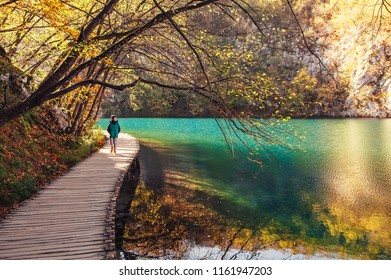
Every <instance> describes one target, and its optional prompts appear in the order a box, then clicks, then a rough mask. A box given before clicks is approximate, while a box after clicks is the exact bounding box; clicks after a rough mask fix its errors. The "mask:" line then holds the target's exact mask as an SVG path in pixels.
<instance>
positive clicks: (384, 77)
mask: <svg viewBox="0 0 391 280" xmlns="http://www.w3.org/2000/svg"><path fill="white" fill-rule="evenodd" d="M379 39H380V40H379ZM379 39H378V40H376V41H375V42H373V43H372V42H368V45H367V48H366V51H365V53H364V55H363V56H362V59H360V60H359V61H358V63H357V66H356V68H355V69H354V70H353V71H352V72H351V74H350V88H349V96H348V98H347V100H346V102H345V110H344V111H342V112H341V113H342V115H345V116H362V117H380V118H384V117H389V116H391V71H390V69H391V45H390V44H389V43H387V42H386V41H384V40H382V39H381V38H379Z"/></svg>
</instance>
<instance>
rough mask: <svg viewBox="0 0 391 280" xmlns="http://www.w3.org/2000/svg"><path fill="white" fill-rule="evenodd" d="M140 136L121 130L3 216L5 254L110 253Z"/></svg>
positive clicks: (0, 252)
mask: <svg viewBox="0 0 391 280" xmlns="http://www.w3.org/2000/svg"><path fill="white" fill-rule="evenodd" d="M138 151H139V142H138V140H137V139H136V138H134V137H132V136H130V135H129V134H123V133H121V134H120V137H119V138H118V150H117V155H116V156H113V155H110V145H109V143H106V145H105V146H104V147H103V148H102V149H100V150H99V151H98V152H96V153H94V154H93V155H91V156H90V157H88V158H87V159H85V160H83V161H82V162H80V163H79V164H77V165H76V166H74V167H73V168H72V169H71V171H70V172H68V173H67V174H65V175H63V176H61V177H60V178H58V179H56V180H55V181H53V182H52V183H51V184H50V185H48V186H47V187H46V188H45V189H44V190H42V191H40V192H39V193H38V194H36V195H35V196H34V197H33V198H32V199H30V200H27V201H25V202H23V203H22V205H21V206H20V207H19V208H18V209H16V210H15V211H13V212H12V213H11V214H10V215H9V216H8V217H7V218H6V219H4V220H3V221H2V222H0V259H106V258H113V252H114V250H115V248H113V247H114V243H113V242H114V240H115V232H114V215H115V199H116V197H115V195H116V193H118V191H119V188H120V186H121V184H122V180H123V178H124V176H125V174H126V172H127V171H128V169H129V167H130V164H131V163H132V161H133V160H134V158H135V157H136V156H137V153H138Z"/></svg>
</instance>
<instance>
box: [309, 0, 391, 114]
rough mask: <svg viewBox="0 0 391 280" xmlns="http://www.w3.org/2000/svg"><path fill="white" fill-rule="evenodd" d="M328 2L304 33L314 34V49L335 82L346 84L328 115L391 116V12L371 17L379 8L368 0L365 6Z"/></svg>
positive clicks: (311, 65) (310, 65)
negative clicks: (336, 105)
mask: <svg viewBox="0 0 391 280" xmlns="http://www.w3.org/2000/svg"><path fill="white" fill-rule="evenodd" d="M329 2H330V5H329V6H325V7H324V8H323V10H322V9H321V8H319V10H318V11H317V14H315V15H312V20H311V23H310V24H311V25H308V26H307V28H308V29H307V30H308V32H307V34H306V35H307V36H308V37H309V38H311V39H314V38H315V41H316V43H317V46H318V48H317V49H316V52H317V53H318V54H320V56H321V58H322V60H323V61H324V62H325V64H326V65H327V67H328V68H329V69H330V71H331V72H332V74H333V75H334V76H335V77H336V78H337V80H339V81H342V82H343V83H344V84H345V85H347V88H346V89H345V90H346V91H347V92H346V93H347V94H346V96H347V97H344V100H342V102H341V104H340V105H339V107H338V109H337V112H336V111H334V112H333V114H335V115H337V116H342V117H380V118H384V117H391V19H390V15H389V14H384V15H383V17H382V18H381V19H380V18H376V17H374V13H375V12H376V9H378V8H379V7H380V6H376V5H370V3H372V2H374V1H372V0H365V1H364V2H366V3H367V5H364V4H363V5H356V4H357V3H356V4H354V5H353V4H352V3H353V2H354V1H353V2H352V1H351V2H352V3H351V5H347V6H339V7H338V6H337V4H335V3H336V2H335V1H329ZM341 3H342V2H341ZM372 4H374V3H372ZM375 4H376V3H375ZM333 5H334V6H333ZM309 67H310V68H311V67H313V64H309Z"/></svg>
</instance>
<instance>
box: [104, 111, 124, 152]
mask: <svg viewBox="0 0 391 280" xmlns="http://www.w3.org/2000/svg"><path fill="white" fill-rule="evenodd" d="M107 132H108V133H109V134H110V146H111V150H110V153H112V154H114V155H116V154H117V140H118V134H119V133H120V132H121V127H120V126H119V123H118V120H117V116H116V115H112V116H111V121H110V123H109V126H108V127H107Z"/></svg>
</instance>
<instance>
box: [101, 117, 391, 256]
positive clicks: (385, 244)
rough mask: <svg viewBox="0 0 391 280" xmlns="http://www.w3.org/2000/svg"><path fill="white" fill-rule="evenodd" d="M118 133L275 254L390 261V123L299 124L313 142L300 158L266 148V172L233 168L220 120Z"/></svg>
mask: <svg viewBox="0 0 391 280" xmlns="http://www.w3.org/2000/svg"><path fill="white" fill-rule="evenodd" d="M107 123H108V120H107V119H106V120H105V119H103V120H100V124H102V126H103V127H105V126H106V124H107ZM120 124H121V129H122V131H123V132H128V133H130V134H132V135H134V136H135V137H137V138H138V139H139V140H140V142H141V143H142V145H143V148H144V149H145V150H149V151H153V153H154V154H155V156H154V157H153V158H149V162H150V163H152V162H153V163H154V164H156V161H158V162H159V163H158V164H159V166H160V168H161V169H162V172H163V173H164V172H165V173H166V174H165V176H163V177H164V178H166V179H164V180H169V179H170V178H171V177H172V174H176V175H178V174H180V175H181V176H179V177H178V176H177V177H175V180H182V181H184V182H182V183H183V184H182V185H185V186H186V185H189V187H191V188H193V189H194V188H195V189H197V190H198V191H199V192H202V193H203V194H204V196H205V195H207V196H210V197H212V198H214V200H213V199H212V203H209V204H208V207H210V208H213V210H214V211H216V212H218V213H219V214H221V215H223V216H224V217H226V218H227V219H228V220H230V221H238V223H241V224H243V225H245V226H246V227H257V226H259V225H260V224H262V225H264V226H263V229H264V230H263V231H262V234H261V235H262V240H263V241H264V242H265V244H268V245H267V246H271V247H273V248H278V249H289V250H294V251H299V252H303V253H305V254H316V253H318V252H322V253H326V254H327V253H330V254H333V256H337V257H347V258H365V259H367V258H373V259H382V258H386V259H390V256H391V120H387V119H386V120H372V119H343V120H291V121H289V124H288V125H289V126H290V127H291V128H293V129H294V130H295V131H297V132H299V134H300V135H305V136H306V139H305V140H304V141H303V142H302V143H300V142H299V141H297V140H295V139H294V138H293V137H290V136H286V138H287V140H286V142H287V143H288V142H289V144H292V145H293V147H299V145H300V146H301V148H300V149H294V150H292V149H287V148H281V147H279V146H272V145H268V146H267V147H268V149H270V150H271V151H272V153H273V157H267V156H266V155H265V156H261V160H262V162H263V167H262V168H261V167H260V166H259V165H257V164H254V163H252V162H249V161H246V160H245V159H244V158H243V157H238V158H235V159H234V158H233V157H232V155H231V153H230V151H229V150H228V148H227V144H226V142H225V141H224V137H223V135H222V134H221V132H220V130H219V128H218V126H217V124H216V122H215V121H214V120H213V119H158V118H147V119H120ZM146 158H147V159H148V157H146ZM147 161H148V160H147ZM183 174H185V175H183ZM170 176H171V177H170ZM167 178H168V179H167ZM178 178H179V179H178ZM181 178H182V179H181ZM146 180H148V178H146ZM175 180H174V181H175ZM170 182H171V183H172V182H173V180H171V181H170ZM213 201H214V202H215V203H213ZM265 221H267V223H265ZM267 246H266V248H267Z"/></svg>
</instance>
